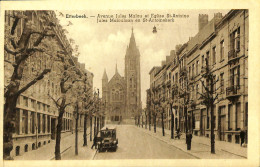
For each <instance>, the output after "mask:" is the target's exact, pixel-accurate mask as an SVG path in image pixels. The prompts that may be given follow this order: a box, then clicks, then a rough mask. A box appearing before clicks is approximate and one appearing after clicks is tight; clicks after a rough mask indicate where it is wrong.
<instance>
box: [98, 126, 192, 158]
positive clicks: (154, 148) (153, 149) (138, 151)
mask: <svg viewBox="0 0 260 167" xmlns="http://www.w3.org/2000/svg"><path fill="white" fill-rule="evenodd" d="M117 138H118V148H117V151H116V152H100V153H97V154H96V155H95V157H94V159H97V160H106V159H191V158H195V157H193V156H191V155H189V154H187V153H185V152H183V151H181V150H179V149H177V148H175V147H174V146H170V145H168V144H167V143H164V142H162V141H160V140H158V139H156V138H153V137H151V136H150V135H148V134H146V133H143V132H142V131H140V130H137V129H136V128H135V127H134V126H131V125H119V126H117Z"/></svg>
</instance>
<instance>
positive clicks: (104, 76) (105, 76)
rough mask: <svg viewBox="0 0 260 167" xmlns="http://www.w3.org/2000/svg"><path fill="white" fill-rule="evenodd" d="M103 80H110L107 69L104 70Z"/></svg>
mask: <svg viewBox="0 0 260 167" xmlns="http://www.w3.org/2000/svg"><path fill="white" fill-rule="evenodd" d="M102 80H108V77H107V72H106V69H104V73H103V77H102Z"/></svg>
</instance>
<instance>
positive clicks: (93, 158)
mask: <svg viewBox="0 0 260 167" xmlns="http://www.w3.org/2000/svg"><path fill="white" fill-rule="evenodd" d="M96 155H97V149H96V151H95V154H94V155H93V157H92V158H91V160H94V158H95V156H96Z"/></svg>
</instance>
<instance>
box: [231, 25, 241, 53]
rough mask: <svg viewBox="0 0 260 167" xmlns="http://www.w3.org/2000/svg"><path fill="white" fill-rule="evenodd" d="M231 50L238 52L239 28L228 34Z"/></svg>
mask: <svg viewBox="0 0 260 167" xmlns="http://www.w3.org/2000/svg"><path fill="white" fill-rule="evenodd" d="M230 48H231V50H235V51H237V52H238V51H240V27H239V28H238V29H236V30H235V31H234V32H233V33H231V34H230Z"/></svg>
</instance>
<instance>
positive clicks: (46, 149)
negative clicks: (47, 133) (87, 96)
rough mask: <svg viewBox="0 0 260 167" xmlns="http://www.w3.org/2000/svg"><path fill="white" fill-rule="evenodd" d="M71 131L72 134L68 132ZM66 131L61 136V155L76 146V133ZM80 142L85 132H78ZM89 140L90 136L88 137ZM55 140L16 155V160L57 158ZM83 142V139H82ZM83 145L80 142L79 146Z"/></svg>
mask: <svg viewBox="0 0 260 167" xmlns="http://www.w3.org/2000/svg"><path fill="white" fill-rule="evenodd" d="M68 133H70V134H68ZM68 133H64V134H62V136H61V144H60V147H61V148H60V150H61V157H62V154H63V153H64V152H66V151H67V150H69V149H70V148H71V147H73V146H75V133H73V134H72V133H71V132H68ZM87 134H89V128H88V130H87ZM78 137H79V143H80V140H83V132H79V133H78ZM88 141H89V138H88ZM55 142H56V141H55V140H51V142H50V143H49V144H46V145H44V146H42V147H40V148H38V149H37V150H32V151H29V152H27V153H24V154H23V155H21V156H15V157H14V160H51V159H55V153H54V152H55ZM82 142H83V141H82ZM82 145H83V144H82ZM80 146H81V145H80V144H79V147H80Z"/></svg>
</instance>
